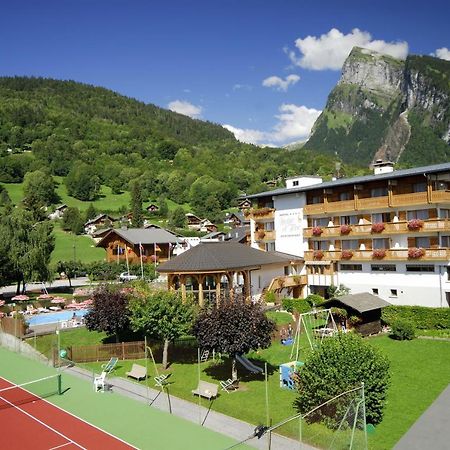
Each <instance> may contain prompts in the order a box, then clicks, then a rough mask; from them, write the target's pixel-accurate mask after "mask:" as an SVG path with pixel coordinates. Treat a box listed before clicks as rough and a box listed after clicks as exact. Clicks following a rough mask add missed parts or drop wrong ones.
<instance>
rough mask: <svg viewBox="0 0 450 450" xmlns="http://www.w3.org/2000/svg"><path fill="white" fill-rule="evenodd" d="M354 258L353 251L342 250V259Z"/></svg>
mask: <svg viewBox="0 0 450 450" xmlns="http://www.w3.org/2000/svg"><path fill="white" fill-rule="evenodd" d="M352 256H353V252H352V251H351V250H342V253H341V258H342V259H350V258H351V257H352Z"/></svg>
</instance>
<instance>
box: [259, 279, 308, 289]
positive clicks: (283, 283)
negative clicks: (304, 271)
mask: <svg viewBox="0 0 450 450" xmlns="http://www.w3.org/2000/svg"><path fill="white" fill-rule="evenodd" d="M307 284H308V279H307V276H306V275H286V276H280V277H275V278H273V279H272V281H271V282H270V284H269V287H268V288H267V290H268V291H276V290H281V289H283V288H287V287H295V286H305V285H307Z"/></svg>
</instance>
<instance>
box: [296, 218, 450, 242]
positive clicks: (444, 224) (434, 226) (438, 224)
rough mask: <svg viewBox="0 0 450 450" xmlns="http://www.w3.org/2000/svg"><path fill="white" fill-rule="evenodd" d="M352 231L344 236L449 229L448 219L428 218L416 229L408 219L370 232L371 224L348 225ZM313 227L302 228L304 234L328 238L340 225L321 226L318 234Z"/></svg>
mask: <svg viewBox="0 0 450 450" xmlns="http://www.w3.org/2000/svg"><path fill="white" fill-rule="evenodd" d="M350 226H351V228H352V231H351V232H350V233H349V234H348V235H346V236H367V235H371V236H373V237H377V236H380V235H383V234H404V233H430V232H437V231H450V219H428V220H424V221H423V227H422V228H419V229H418V230H410V229H409V228H408V221H400V222H389V223H385V224H384V230H383V231H381V232H378V233H377V232H372V224H370V223H369V224H363V225H350ZM313 228H314V227H308V228H305V229H304V230H303V233H304V236H305V237H307V238H310V237H316V238H328V237H339V236H341V227H340V225H337V226H332V227H323V228H322V234H321V235H320V236H314V234H313Z"/></svg>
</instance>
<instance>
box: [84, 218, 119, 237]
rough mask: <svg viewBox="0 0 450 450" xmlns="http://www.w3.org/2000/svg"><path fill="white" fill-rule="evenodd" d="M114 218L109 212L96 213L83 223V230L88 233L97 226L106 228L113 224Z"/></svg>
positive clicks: (92, 231)
mask: <svg viewBox="0 0 450 450" xmlns="http://www.w3.org/2000/svg"><path fill="white" fill-rule="evenodd" d="M115 221H116V219H114V217H112V216H110V215H109V214H98V215H97V216H96V217H94V218H93V219H91V220H88V221H87V222H86V223H85V224H84V231H85V232H86V233H88V234H92V233H94V232H95V231H96V230H98V229H99V228H107V227H110V226H111V225H113V224H114V222H115Z"/></svg>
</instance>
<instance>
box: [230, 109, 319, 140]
mask: <svg viewBox="0 0 450 450" xmlns="http://www.w3.org/2000/svg"><path fill="white" fill-rule="evenodd" d="M279 112H280V114H277V115H276V116H275V117H276V118H277V119H278V122H277V123H276V125H275V126H274V127H273V128H272V130H271V131H261V130H255V129H250V128H245V129H242V128H236V127H233V126H232V125H223V126H224V128H226V129H227V130H229V131H231V132H232V133H233V134H234V135H235V136H236V139H238V140H239V141H242V142H247V143H250V144H256V145H284V144H286V143H288V142H292V141H299V140H306V139H307V138H308V137H309V135H310V133H311V128H312V126H313V125H314V122H315V121H316V119H317V117H319V114H320V113H321V111H319V110H317V109H314V108H307V107H306V106H297V105H294V104H286V103H283V104H282V105H281V106H280V108H279Z"/></svg>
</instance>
